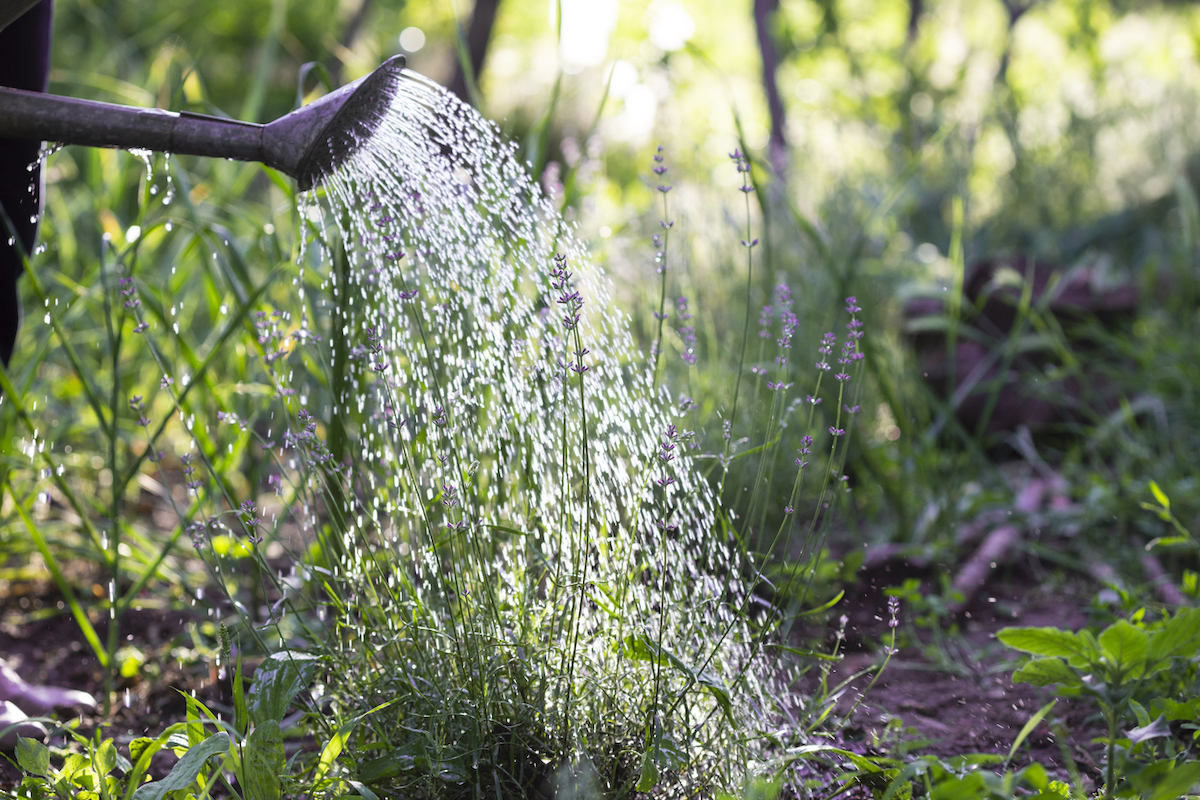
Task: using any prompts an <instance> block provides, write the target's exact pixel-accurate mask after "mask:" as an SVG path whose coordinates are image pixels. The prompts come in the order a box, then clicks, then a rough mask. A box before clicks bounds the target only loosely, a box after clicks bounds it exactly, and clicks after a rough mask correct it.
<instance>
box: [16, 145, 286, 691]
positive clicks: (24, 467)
mask: <svg viewBox="0 0 1200 800" xmlns="http://www.w3.org/2000/svg"><path fill="white" fill-rule="evenodd" d="M49 158H50V159H51V174H54V173H55V171H56V170H57V171H59V172H63V171H70V170H78V166H77V164H76V162H75V161H74V160H73V157H72V154H70V153H67V152H60V153H57V154H52V155H50V156H49ZM92 158H93V160H94V161H95V164H96V166H97V167H99V166H103V167H104V168H105V169H104V171H103V172H102V171H101V170H100V169H96V170H94V171H92V172H91V173H87V174H85V178H86V180H83V181H80V182H79V183H78V184H74V185H72V186H70V187H67V188H64V189H62V192H63V194H62V195H59V194H58V193H57V190H56V192H55V193H54V194H52V196H51V200H50V203H49V209H48V213H47V215H46V219H45V220H44V226H45V229H46V231H45V236H47V237H48V238H49V239H50V240H51V241H53V242H55V247H54V249H53V250H52V251H49V252H47V251H45V249H44V248H42V250H41V252H39V253H35V254H32V256H31V258H29V259H28V260H27V262H26V275H25V277H24V279H23V282H24V284H25V285H26V286H27V287H28V289H29V293H30V294H31V295H32V296H33V298H34V299H35V300H36V301H37V304H38V306H39V307H40V308H41V309H43V310H42V311H41V312H40V313H38V314H30V317H31V319H30V320H29V322H28V324H26V326H25V329H24V331H23V339H24V341H25V342H26V344H25V345H24V346H23V347H22V348H21V349H20V350H19V351H18V353H17V357H16V358H15V359H14V362H13V365H12V368H11V371H7V372H3V373H2V374H0V387H2V388H3V391H4V395H3V400H0V402H2V403H3V404H4V405H3V411H4V412H5V413H3V414H0V426H2V427H3V428H4V431H5V436H4V440H5V442H10V441H12V440H13V439H14V438H16V439H19V440H20V441H21V442H22V446H21V447H22V450H23V454H22V456H19V457H18V456H17V454H16V453H15V452H12V453H9V454H8V457H7V458H6V460H5V463H4V471H3V481H4V484H5V488H6V491H7V493H8V494H9V496H10V497H11V498H12V504H11V508H12V511H13V513H14V517H13V519H12V520H11V525H10V527H9V529H10V530H22V531H24V532H25V534H27V535H28V538H29V540H30V541H31V542H32V543H33V545H34V547H35V548H36V550H37V551H38V552H39V553H40V555H41V557H42V559H43V560H44V561H45V563H46V565H47V567H48V568H49V570H50V572H51V574H52V575H53V577H54V579H55V582H56V584H57V585H58V589H59V591H60V592H61V594H62V597H63V600H64V602H65V604H66V606H67V608H68V609H69V612H70V613H71V615H72V616H73V618H74V619H75V620H76V622H77V623H78V625H79V627H80V630H81V631H82V633H83V636H84V638H85V640H86V641H87V643H88V645H89V646H90V649H91V651H92V652H93V653H94V655H95V656H96V658H97V660H98V662H99V663H100V665H101V667H102V669H103V671H104V675H105V680H104V689H105V691H104V696H103V698H102V699H103V704H104V705H105V707H106V708H107V706H108V704H109V702H110V701H111V700H112V698H113V690H114V689H115V688H116V687H117V685H118V682H119V679H120V678H119V670H120V666H121V665H120V663H119V659H118V658H117V651H118V650H119V649H120V647H121V646H122V645H123V640H122V631H121V623H122V618H123V617H124V615H125V614H126V612H127V611H129V610H130V609H132V608H136V607H141V606H143V605H146V604H153V603H155V602H172V601H175V602H181V601H186V598H184V597H183V596H182V593H181V592H179V591H178V590H176V593H175V594H174V596H173V597H172V595H171V592H170V591H164V592H163V594H161V595H160V598H161V599H148V598H147V597H146V594H147V591H148V590H149V589H151V588H156V589H164V588H165V587H167V586H171V585H175V586H179V587H181V586H182V584H184V583H185V580H184V575H183V568H184V565H183V562H182V561H181V560H180V559H178V558H177V557H176V553H177V552H178V551H177V547H178V545H179V543H180V541H181V539H182V540H184V541H186V537H185V533H184V530H185V528H186V523H185V522H181V523H180V524H178V525H177V526H175V527H174V529H173V530H171V531H166V532H161V533H160V532H159V531H157V530H156V527H157V525H158V523H157V522H155V521H153V517H152V515H148V514H136V513H132V508H133V507H142V508H144V506H143V505H142V504H144V503H150V504H151V505H154V504H161V505H163V506H168V505H170V504H172V503H178V504H180V505H181V506H182V508H181V509H180V513H181V517H182V518H184V519H186V518H187V516H188V513H189V510H190V509H189V506H191V505H192V501H193V500H194V498H195V493H194V492H193V493H192V495H191V496H190V498H189V495H188V493H187V491H186V490H185V488H184V487H183V486H180V485H176V484H175V482H174V481H172V480H168V479H166V478H165V477H163V472H164V470H165V471H166V472H167V473H172V472H173V471H174V469H175V468H176V466H177V465H178V463H179V462H178V461H177V454H176V452H175V450H176V445H177V443H178V442H179V438H180V437H179V435H178V434H177V433H174V432H173V431H171V430H169V429H168V422H169V420H170V419H172V418H173V417H176V416H179V417H190V418H191V419H192V420H193V421H194V420H195V415H196V413H197V410H201V415H202V417H203V416H206V413H205V410H206V409H207V408H209V407H211V406H213V405H215V406H217V408H219V409H226V408H228V406H227V402H228V398H229V392H228V391H215V390H216V389H217V387H218V386H220V385H225V384H224V378H223V377H222V378H218V379H216V380H214V376H215V375H218V376H224V375H229V374H230V372H229V371H228V369H227V368H228V367H229V366H230V365H231V364H230V362H231V360H232V359H231V357H232V355H233V354H232V351H233V350H234V348H235V345H236V344H237V343H238V342H237V337H236V334H237V333H238V332H239V331H241V329H242V325H243V324H244V322H245V321H246V318H247V314H248V313H249V310H250V308H252V307H253V305H254V304H255V303H257V302H258V300H259V299H260V298H261V297H262V296H263V295H264V293H265V292H266V290H267V288H268V287H269V286H271V283H270V281H269V280H268V281H265V282H262V283H261V284H258V285H255V282H256V281H257V280H259V278H258V277H257V276H252V274H251V272H252V271H251V270H249V269H248V268H247V265H246V263H245V261H243V260H242V253H240V252H239V247H240V246H241V245H240V243H239V244H237V245H235V246H230V245H229V244H228V242H229V240H230V239H231V238H234V239H236V238H237V236H236V235H235V234H233V233H231V232H230V230H229V229H227V228H225V227H224V226H223V225H221V224H220V221H218V220H214V219H212V218H210V217H208V216H207V212H205V211H200V210H198V209H197V208H196V207H195V206H193V205H192V204H191V202H190V200H185V195H186V190H187V188H188V187H189V186H190V183H189V179H188V178H187V176H185V175H183V174H178V175H176V174H173V171H172V165H171V163H170V162H169V161H164V162H160V164H162V165H163V166H162V168H161V169H159V170H158V171H157V172H156V171H155V170H154V169H153V168H152V162H150V160H149V157H148V156H147V155H146V154H141V155H138V156H136V157H135V156H132V155H128V154H119V153H115V152H106V153H102V154H93V156H92ZM114 178H117V179H118V180H115V181H113V183H114V184H115V185H114V186H113V188H111V189H110V188H108V186H107V185H106V182H107V181H110V180H113V179H114ZM180 188H182V190H183V191H178V189H180ZM109 204H113V205H114V206H116V207H118V208H120V207H132V208H133V209H134V210H133V212H132V214H130V215H129V216H125V215H124V213H122V214H121V216H120V217H118V216H117V214H116V213H114V211H113V210H112V209H111V208H110V205H109ZM80 208H85V209H86V208H91V209H93V212H94V213H93V212H87V211H81V210H80ZM239 233H240V231H239ZM261 233H262V232H261V230H260V231H259V235H260V236H261ZM276 251H277V248H276ZM276 255H277V256H278V252H276ZM268 257H269V256H268ZM147 275H152V276H153V277H152V278H151V279H150V280H149V283H151V284H154V285H156V286H161V287H162V288H163V289H164V291H163V292H162V293H161V294H159V293H157V292H156V293H155V294H154V295H153V296H152V297H150V298H148V302H147V304H146V305H145V306H143V305H142V295H141V294H140V293H139V292H138V290H137V283H138V281H139V280H144V279H145V276H147ZM189 294H190V295H192V296H194V297H196V298H198V299H201V300H202V301H203V302H189V303H180V302H179V301H178V300H177V299H176V298H178V297H182V296H184V295H189ZM230 308H232V313H227V312H228V311H229V309H230ZM39 322H40V323H41V324H40V325H39ZM181 326H182V327H181ZM193 326H194V327H195V328H200V329H204V330H209V331H211V334H210V335H208V336H207V337H205V338H197V339H192V338H190V334H191V332H192V330H193V329H194V328H193ZM181 330H183V331H184V334H183V336H181V335H180V331H181ZM147 338H156V341H158V342H159V344H158V345H157V347H158V348H159V349H158V352H159V353H160V355H162V357H163V358H165V359H166V360H167V361H169V362H171V367H172V368H171V369H170V370H169V371H167V372H163V371H161V370H160V369H158V368H156V367H154V366H153V362H152V361H151V360H150V353H149V351H147V350H146V349H145V348H144V342H145V340H146V339H147ZM171 376H174V377H171ZM176 379H179V380H180V383H178V384H176V385H175V386H174V387H173V391H172V392H171V393H168V392H167V391H166V390H167V384H166V383H165V382H166V381H173V380H176ZM198 437H199V438H201V439H202V440H203V442H204V445H205V446H206V448H207V449H208V451H209V452H212V453H213V456H212V462H213V463H211V464H210V465H209V466H210V467H211V468H213V469H216V470H217V471H218V472H221V471H222V470H227V469H230V468H231V467H233V466H236V465H238V464H239V462H240V461H241V459H242V457H243V455H244V452H245V447H246V446H247V445H248V443H249V442H248V439H246V440H243V441H240V442H236V443H230V444H231V447H230V448H229V449H227V450H226V451H224V452H216V448H215V447H214V446H213V445H214V443H213V442H212V441H211V440H209V439H208V437H207V435H206V434H205V433H204V432H203V431H201V432H200V433H199V434H198ZM148 466H149V467H150V468H151V471H153V472H157V473H158V475H157V476H156V478H157V479H155V478H151V476H150V474H147V473H148V471H147V469H146V468H147V467H148ZM143 493H144V494H143ZM14 551H15V548H14ZM64 559H70V560H72V561H74V563H76V564H78V563H80V562H81V561H83V562H88V561H90V562H92V563H93V564H94V568H95V570H96V574H95V575H94V576H92V581H93V582H94V583H95V584H96V585H98V586H101V587H102V592H101V595H100V597H99V602H94V601H93V599H92V598H85V597H81V596H79V594H78V593H77V591H76V590H75V588H74V587H73V586H72V585H71V582H70V581H68V580H67V579H66V577H65V575H64V573H65V570H64V567H63V560H64ZM97 612H99V613H97Z"/></svg>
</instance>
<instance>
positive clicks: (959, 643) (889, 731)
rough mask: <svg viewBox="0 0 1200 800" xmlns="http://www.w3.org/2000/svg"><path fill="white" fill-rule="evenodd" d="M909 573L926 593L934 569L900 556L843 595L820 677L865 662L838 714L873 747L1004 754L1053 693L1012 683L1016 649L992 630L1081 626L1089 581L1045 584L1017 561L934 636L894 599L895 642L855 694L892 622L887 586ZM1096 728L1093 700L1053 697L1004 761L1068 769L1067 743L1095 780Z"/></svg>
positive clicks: (854, 737)
mask: <svg viewBox="0 0 1200 800" xmlns="http://www.w3.org/2000/svg"><path fill="white" fill-rule="evenodd" d="M909 577H919V578H923V581H922V583H923V585H922V592H923V593H924V592H928V591H930V590H932V589H933V588H934V587H936V585H937V583H938V581H937V578H938V576H937V575H936V572H935V571H930V570H927V569H919V568H912V567H911V566H909V565H906V564H903V563H897V564H891V565H884V566H881V567H880V568H878V569H875V570H872V571H871V572H864V573H860V583H859V584H858V586H856V587H854V588H852V589H851V588H848V589H847V592H846V598H847V599H846V600H845V601H843V607H842V613H844V614H846V615H847V617H848V618H849V619H848V621H847V624H846V642H847V647H846V651H845V652H846V657H845V658H844V659H843V660H841V661H840V662H838V663H837V664H835V665H834V667H833V668H832V670H831V672H830V675H829V677H828V679H827V683H828V685H829V686H831V687H832V686H836V685H838V684H839V683H841V682H842V681H843V680H844V679H845V678H846V677H849V676H854V675H855V674H856V673H863V674H860V675H859V677H857V678H854V679H853V680H851V681H850V682H849V684H848V686H847V688H846V691H845V692H844V693H843V694H842V696H841V698H840V699H839V702H838V706H837V711H836V712H835V715H836V716H838V717H839V718H846V717H847V715H848V718H846V722H845V725H844V726H843V729H842V730H843V733H844V736H845V737H846V739H847V741H851V742H853V741H857V742H858V743H859V744H860V745H861V746H862V747H863V748H864V749H865V750H866V751H868V752H873V753H879V754H889V755H902V754H908V755H921V754H929V755H935V756H938V757H941V758H948V757H951V756H956V755H964V754H970V753H989V754H1000V755H1007V754H1008V752H1009V750H1010V748H1011V747H1012V745H1013V742H1014V741H1015V740H1016V738H1017V736H1018V735H1019V733H1020V731H1021V729H1022V728H1023V727H1024V726H1025V724H1026V723H1027V722H1028V721H1029V719H1030V717H1032V716H1033V715H1034V714H1035V713H1036V712H1037V711H1038V709H1039V708H1041V707H1042V706H1043V705H1045V704H1046V703H1048V702H1050V701H1051V700H1052V699H1053V696H1052V694H1051V693H1050V692H1049V691H1047V690H1045V689H1041V688H1039V687H1034V686H1031V685H1029V684H1013V683H1012V680H1011V676H1012V672H1013V669H1014V668H1015V667H1016V666H1017V665H1019V663H1020V659H1019V656H1018V654H1016V653H1014V652H1013V651H1011V650H1008V649H1007V648H1005V647H1004V646H1003V645H1002V644H1001V643H1000V642H999V641H997V640H996V638H995V633H996V631H998V630H1000V629H1002V628H1004V627H1008V626H1026V625H1029V626H1043V625H1049V626H1055V627H1059V628H1065V629H1070V630H1078V629H1079V628H1082V627H1084V626H1085V625H1086V624H1087V623H1088V619H1087V617H1086V616H1085V614H1084V611H1083V609H1085V608H1087V606H1088V603H1089V601H1090V600H1091V598H1092V594H1093V592H1094V589H1093V588H1092V587H1088V586H1086V585H1084V584H1082V583H1081V584H1079V585H1076V586H1075V587H1073V588H1062V587H1056V588H1048V587H1046V586H1045V585H1043V584H1042V583H1040V582H1039V581H1038V579H1037V577H1036V576H1034V575H1032V574H1030V573H1029V572H1027V571H1022V570H1021V569H1020V568H1019V567H1018V566H1014V567H1013V568H1011V569H1009V570H1007V571H1005V572H1003V573H1002V574H1000V575H998V576H997V577H996V579H995V580H993V581H992V582H990V583H989V584H988V585H987V586H986V587H985V591H984V592H983V593H981V595H980V596H979V597H977V598H976V599H975V601H974V602H972V603H971V604H969V605H968V606H967V607H966V608H965V609H964V610H963V611H962V612H961V613H960V614H958V615H957V617H955V618H953V621H952V622H951V624H952V625H953V629H947V627H943V628H942V633H941V636H940V637H938V636H937V635H935V633H934V632H933V630H931V628H929V627H927V626H923V625H921V624H914V619H913V618H914V617H916V616H918V613H917V612H916V611H915V610H914V609H911V608H905V607H904V605H903V604H902V605H901V608H900V613H899V620H900V624H899V625H898V627H897V628H896V631H897V644H898V645H900V646H899V647H898V651H897V652H896V653H895V655H894V656H893V657H892V659H891V661H890V662H889V663H888V665H887V668H886V669H885V670H884V671H883V673H882V674H880V675H879V678H878V680H876V681H875V683H874V685H872V686H870V691H869V692H867V694H866V695H865V696H864V695H863V691H864V690H866V689H867V687H868V685H870V684H871V680H872V678H873V677H874V675H875V670H874V669H871V668H872V667H873V666H876V665H878V664H879V663H880V662H881V660H882V654H881V648H882V646H884V645H886V643H887V642H888V640H889V638H890V634H891V629H890V628H889V626H888V620H889V618H890V615H889V612H888V607H887V595H886V594H885V589H887V588H888V587H893V586H897V585H899V584H901V583H903V581H904V579H905V578H909ZM810 688H811V687H810ZM1054 720H1057V721H1058V722H1059V723H1061V729H1060V730H1061V731H1062V732H1063V733H1065V734H1066V737H1065V741H1059V740H1058V739H1057V738H1056V736H1055V735H1054V732H1053V731H1052V730H1051V726H1050V723H1051V722H1052V721H1054ZM1103 732H1104V729H1103V727H1102V724H1101V720H1100V718H1099V715H1098V713H1097V710H1096V709H1095V708H1094V707H1093V706H1091V705H1089V704H1088V703H1087V702H1086V701H1065V700H1061V699H1060V700H1059V702H1058V704H1057V705H1056V706H1055V708H1054V709H1053V711H1052V713H1051V714H1050V715H1049V717H1048V719H1046V720H1044V721H1043V722H1042V723H1041V724H1039V725H1038V726H1037V727H1036V728H1035V729H1034V730H1033V731H1032V732H1031V733H1030V735H1029V736H1028V737H1027V738H1026V740H1025V742H1024V743H1023V744H1022V746H1021V747H1020V748H1018V750H1017V752H1016V753H1015V754H1014V757H1013V761H1012V764H1011V767H1012V768H1014V769H1019V768H1020V767H1022V766H1024V765H1026V764H1028V763H1030V762H1032V761H1037V762H1039V763H1041V764H1042V765H1043V766H1045V767H1046V768H1047V770H1048V771H1049V772H1050V773H1051V774H1052V775H1054V776H1056V777H1060V778H1062V779H1064V780H1065V779H1067V778H1068V776H1069V771H1068V763H1067V756H1066V755H1064V754H1069V757H1070V759H1072V760H1073V761H1074V762H1075V765H1076V767H1077V768H1078V770H1079V771H1080V773H1081V774H1082V776H1083V777H1084V779H1085V780H1088V779H1092V780H1095V779H1097V778H1098V776H1099V771H1098V768H1097V765H1096V761H1097V758H1098V756H1099V748H1098V746H1096V745H1093V744H1091V740H1092V739H1094V738H1095V737H1097V736H1101V735H1103Z"/></svg>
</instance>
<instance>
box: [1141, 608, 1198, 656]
mask: <svg viewBox="0 0 1200 800" xmlns="http://www.w3.org/2000/svg"><path fill="white" fill-rule="evenodd" d="M1198 653H1200V608H1188V609H1184V610H1183V611H1180V612H1179V613H1178V614H1176V615H1175V616H1174V617H1172V618H1171V619H1170V620H1168V621H1167V623H1166V624H1165V625H1163V626H1162V627H1161V628H1159V629H1158V630H1157V631H1155V632H1154V633H1153V634H1152V636H1151V640H1150V651H1149V652H1148V653H1147V654H1146V659H1147V661H1149V662H1150V663H1151V664H1154V663H1155V662H1158V661H1162V660H1165V659H1171V658H1193V657H1195V656H1196V655H1197V654H1198Z"/></svg>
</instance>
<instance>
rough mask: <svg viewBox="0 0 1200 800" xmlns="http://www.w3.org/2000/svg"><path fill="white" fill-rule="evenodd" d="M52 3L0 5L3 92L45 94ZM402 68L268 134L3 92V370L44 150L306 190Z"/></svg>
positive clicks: (255, 128) (360, 134) (367, 127)
mask: <svg viewBox="0 0 1200 800" xmlns="http://www.w3.org/2000/svg"><path fill="white" fill-rule="evenodd" d="M50 3H51V0H41V2H39V1H38V0H0V84H3V83H8V82H15V83H16V84H17V85H18V86H24V87H26V89H44V88H45V86H46V77H47V74H48V72H49V66H50V62H49V53H50V26H51V5H50ZM404 63H405V62H404V56H395V57H393V58H390V59H388V60H387V61H385V62H384V63H383V64H382V65H381V66H380V67H379V68H378V69H376V70H375V71H374V72H372V73H371V74H370V75H367V76H365V77H363V78H361V79H359V80H357V81H355V82H353V83H350V84H348V85H346V86H343V87H342V88H340V89H338V90H336V91H334V92H331V93H330V94H328V95H325V96H324V97H322V98H320V99H319V100H317V101H315V102H313V103H311V104H309V105H307V106H305V107H304V108H301V109H298V110H296V111H293V112H292V113H290V114H287V115H285V116H283V117H280V118H279V119H277V120H275V121H274V122H271V123H268V124H266V125H258V124H255V123H250V122H239V121H237V120H232V119H222V118H220V117H212V116H207V115H204V114H194V113H191V112H188V111H183V112H179V113H176V112H171V111H163V110H161V109H154V108H130V107H127V106H119V105H113V104H111V103H98V102H94V101H91V100H78V99H74V98H70V97H58V96H55V95H48V94H44V93H42V92H39V91H26V90H22V89H16V88H6V87H4V86H0V206H2V207H3V210H4V212H5V216H7V217H8V223H9V224H10V225H11V226H12V228H11V231H10V229H9V227H8V225H6V224H3V217H0V363H3V364H7V363H8V361H9V358H10V357H11V355H12V352H13V347H14V344H15V342H16V336H17V329H18V326H19V324H20V318H21V310H20V303H19V300H18V293H17V281H18V280H19V278H20V276H21V272H22V271H23V259H22V258H21V255H20V251H24V252H28V251H29V250H31V249H32V246H33V242H34V238H35V236H36V232H37V219H38V215H39V214H40V208H41V191H40V189H41V186H40V183H41V181H40V178H39V175H40V173H35V174H34V175H33V176H29V175H28V174H27V170H26V165H27V164H29V163H30V162H31V161H33V160H34V159H35V158H36V156H37V149H38V147H39V145H40V143H41V142H43V141H51V142H61V143H63V144H77V145H85V146H91V147H121V148H128V149H134V148H139V149H145V150H157V151H161V152H167V153H179V154H184V155H199V156H216V157H218V158H231V159H235V160H239V161H259V162H262V163H263V164H266V165H267V166H269V167H273V168H275V169H278V170H280V171H281V172H285V173H287V174H288V175H291V176H292V177H294V178H295V179H296V182H297V184H298V185H299V188H300V189H301V190H306V189H310V188H312V187H313V186H314V185H316V184H317V183H319V182H320V181H321V179H322V178H324V177H325V176H326V175H328V174H329V173H330V172H332V171H333V170H335V169H337V167H338V166H339V165H341V164H342V163H344V162H345V161H346V159H348V158H350V156H352V155H353V154H354V153H355V152H356V151H357V150H358V148H360V147H361V146H362V145H363V144H364V143H366V142H367V141H368V140H369V139H370V138H371V136H372V135H373V134H374V132H375V130H376V128H377V127H378V125H379V123H380V121H381V120H382V119H383V117H384V115H385V114H386V113H387V110H388V108H389V106H390V105H391V102H392V98H393V97H394V96H395V94H396V91H397V89H398V87H399V85H400V80H401V75H402V72H403V69H404ZM29 177H32V178H33V182H32V183H29ZM18 243H19V246H20V250H18V248H17V244H18Z"/></svg>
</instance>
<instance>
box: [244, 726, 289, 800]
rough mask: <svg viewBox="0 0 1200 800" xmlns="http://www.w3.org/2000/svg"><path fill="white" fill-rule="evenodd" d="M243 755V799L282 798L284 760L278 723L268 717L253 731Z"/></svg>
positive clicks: (271, 799)
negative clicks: (281, 778)
mask: <svg viewBox="0 0 1200 800" xmlns="http://www.w3.org/2000/svg"><path fill="white" fill-rule="evenodd" d="M243 758H244V759H245V761H244V764H243V771H244V772H245V775H243V785H244V786H245V787H246V792H245V795H244V800H279V795H280V792H281V785H280V780H279V777H280V775H281V774H282V773H283V768H284V763H285V758H284V754H283V732H282V731H281V730H279V723H278V722H276V721H275V720H267V721H266V722H264V723H263V724H262V725H258V726H256V727H255V728H254V730H252V731H250V735H249V736H247V737H246V748H245V752H244V755H243Z"/></svg>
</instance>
